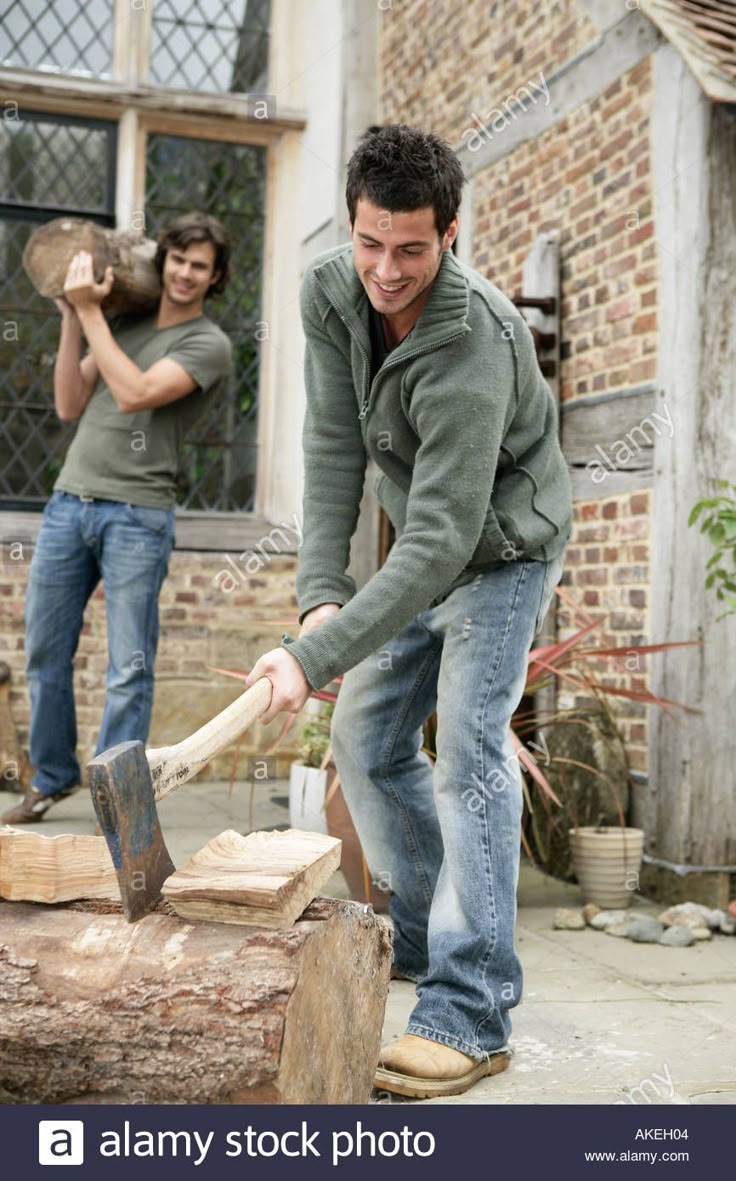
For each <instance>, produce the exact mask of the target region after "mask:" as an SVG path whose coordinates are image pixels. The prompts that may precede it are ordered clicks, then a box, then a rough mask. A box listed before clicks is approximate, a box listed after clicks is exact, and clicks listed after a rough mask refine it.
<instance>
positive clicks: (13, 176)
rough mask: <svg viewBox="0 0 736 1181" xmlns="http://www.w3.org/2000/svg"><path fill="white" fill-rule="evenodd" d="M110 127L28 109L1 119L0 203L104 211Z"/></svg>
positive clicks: (108, 201)
mask: <svg viewBox="0 0 736 1181" xmlns="http://www.w3.org/2000/svg"><path fill="white" fill-rule="evenodd" d="M114 127H115V125H114V124H113V123H102V122H96V123H93V122H90V121H84V120H69V119H67V118H66V117H59V116H53V115H36V114H32V113H23V114H19V115H18V118H16V119H11V118H6V119H2V120H0V202H2V203H3V204H9V205H14V206H21V207H27V208H28V209H29V210H30V211H33V210H34V209H35V210H39V209H58V210H59V211H60V212H63V211H65V210H71V209H74V210H77V211H80V210H83V211H85V212H87V213H89V214H90V215H91V216H93V215H95V214H100V215H106V214H107V213H108V212H109V211H110V209H111V207H112V205H113V191H112V173H113V171H114V161H113V159H112V153H113V152H114V150H115V135H114Z"/></svg>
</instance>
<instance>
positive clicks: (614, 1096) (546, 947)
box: [0, 782, 736, 1105]
mask: <svg viewBox="0 0 736 1181" xmlns="http://www.w3.org/2000/svg"><path fill="white" fill-rule="evenodd" d="M287 792H288V785H287V784H286V783H284V782H275V783H272V784H270V785H266V784H263V783H262V784H259V785H258V787H257V789H256V791H255V793H254V796H253V801H252V817H251V816H250V807H251V805H250V789H249V787H248V786H244V785H236V787H235V788H234V790H233V792H232V793H229V791H228V786H227V784H222V783H194V784H187V785H185V786H184V787H182V788H180V789H179V790H178V791H177V792H176V793H175V794H172V795H171V796H169V797H168V798H167V799H165V800H163V801H161V803H160V804H159V814H160V817H161V823H162V828H163V830H164V832H165V835H166V843H167V845H168V848H169V851H170V852H171V855H172V857H173V859H174V861H175V862H176V864H178V865H181V864H182V862H183V861H184V860H185V859H186V858H187V857H189V856H190V855H191V854H192V853H194V852H195V851H196V850H197V849H198V848H201V846H202V845H203V844H204V843H205V842H206V841H208V840H209V839H210V838H211V837H213V836H215V835H216V834H217V833H219V832H222V831H223V829H226V828H235V829H236V830H238V831H240V832H247V831H248V830H249V828H250V827H251V824H252V827H253V828H271V827H275V826H283V827H288V801H287ZM17 799H18V797H17V796H11V795H9V794H7V793H0V810H2V811H5V810H6V809H7V808H9V807H11V806H12V805H13V804H14V803H15V802H16V801H17ZM94 823H95V820H94V813H93V811H92V805H91V802H90V798H89V795H88V794H87V793H86V792H79V793H78V794H77V795H76V796H73V797H71V798H70V799H69V800H67V801H65V802H64V803H62V804H60V805H59V806H58V807H57V808H55V809H54V811H53V812H52V813H50V814H49V818H48V819H46V820H45V821H43V823H42V825H40V826H39V829H38V831H40V832H43V833H44V834H46V835H49V836H52V835H54V834H56V833H61V832H93V831H94ZM325 893H330V894H334V895H335V896H338V897H344V896H345V894H346V887H345V882H344V879H343V878H342V875H341V874H336V875H335V876H334V877H333V878H332V879H331V881H330V883H329V885H328V888H327V890H326V891H325ZM578 904H579V894H578V890H577V887H575V886H569V885H565V884H563V883H561V882H557V881H555V880H554V879H552V878H548V877H545V875H544V874H542V873H540V872H539V871H538V870H536V869H534V868H533V867H532V866H529V865H523V866H522V873H521V883H520V888H519V921H518V935H517V941H518V947H519V952H520V955H521V959H522V963H523V965H524V973H525V991H524V999H523V1002H522V1004H521V1005H520V1007H519V1008H518V1009H517V1010H516V1011H515V1014H514V1032H513V1036H512V1045H513V1047H514V1050H515V1057H514V1061H513V1062H512V1065H511V1068H510V1069H509V1070H508V1071H507V1072H506V1073H505V1074H501V1075H498V1076H496V1077H495V1078H491V1079H487V1080H484V1081H482V1082H480V1083H479V1084H478V1085H477V1086H476V1087H474V1088H473V1089H472V1090H471V1091H470V1092H467V1093H466V1094H465V1095H460V1096H457V1097H455V1098H451V1099H446V1100H432V1101H430V1102H445V1103H500V1104H508V1103H521V1104H525V1103H526V1104H531V1103H535V1104H536V1103H565V1104H575V1103H581V1104H589V1103H594V1104H608V1103H625V1104H638V1105H646V1104H647V1103H708V1104H710V1103H719V1104H720V1103H727V1104H733V1103H736V936H731V937H727V936H722V935H715V936H714V937H713V939H712V941H710V942H707V943H697V944H695V945H694V946H692V947H688V948H675V947H661V946H658V945H656V944H636V943H631V942H629V940H627V939H616V938H613V937H611V936H610V935H606V934H604V933H603V932H598V931H593V930H591V929H590V928H588V929H586V930H584V931H555V930H554V929H553V925H552V924H553V917H554V910H555V908H556V907H557V906H575V905H578ZM634 906H635V908H636V910H637V911H641V912H643V913H656V912H657V910H658V909H659V908H658V907H657V906H656V905H653V904H651V903H649V902H647V901H646V900H645V899H642V898H638V897H637V898H635V901H634ZM413 1000H414V986H413V985H412V984H409V983H406V982H403V981H394V982H392V984H391V990H390V994H389V998H388V1004H387V1006H386V1017H385V1024H384V1040H386V1041H388V1040H390V1039H391V1038H394V1037H398V1036H399V1035H400V1034H401V1033H403V1031H404V1028H405V1023H406V1019H407V1017H408V1015H409V1013H410V1011H411V1008H412V1005H413ZM395 1101H398V1102H401V1100H395Z"/></svg>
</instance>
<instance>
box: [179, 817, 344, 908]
mask: <svg viewBox="0 0 736 1181" xmlns="http://www.w3.org/2000/svg"><path fill="white" fill-rule="evenodd" d="M341 849H342V842H341V841H339V840H337V839H336V838H335V837H329V836H325V835H324V834H323V833H316V832H302V831H301V830H299V829H294V828H290V829H287V830H286V831H285V832H253V833H250V834H249V835H248V836H245V837H244V836H241V835H240V833H237V832H233V831H232V830H229V831H227V832H222V833H220V835H219V836H217V837H215V838H214V839H213V840H211V841H209V842H208V843H207V844H206V845H205V846H204V848H202V849H200V850H199V852H197V853H195V854H194V856H193V857H190V859H189V861H187V863H186V865H184V866H182V868H181V869H179V870H177V871H176V873H173V874H171V876H170V877H168V878H167V879H166V881H165V882H164V885H163V888H162V891H161V892H162V894H163V896H164V898H166V899H167V901H169V902H170V903H171V904H172V906H173V907H174V908H175V910H176V911H177V913H178V914H179V915H181V917H182V918H186V919H204V920H207V921H211V922H218V923H241V924H245V925H255V926H262V927H275V928H284V927H290V926H291V925H292V923H294V921H295V920H296V919H298V918H299V915H300V914H301V913H302V911H303V910H304V909H305V907H307V906H308V905H309V903H310V902H311V901H312V899H313V898H315V897H316V895H317V892H318V891H319V889H320V888H321V887H322V886H323V885H324V884H325V882H326V881H327V880H328V878H330V877H331V876H332V874H333V873H334V872H335V870H336V869H338V867H339V865H340V853H341Z"/></svg>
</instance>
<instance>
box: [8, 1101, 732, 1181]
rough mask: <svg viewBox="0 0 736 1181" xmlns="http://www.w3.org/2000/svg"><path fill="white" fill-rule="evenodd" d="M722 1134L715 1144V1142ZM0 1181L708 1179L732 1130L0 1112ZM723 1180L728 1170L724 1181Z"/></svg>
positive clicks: (74, 1109) (351, 1112)
mask: <svg viewBox="0 0 736 1181" xmlns="http://www.w3.org/2000/svg"><path fill="white" fill-rule="evenodd" d="M727 1130H728V1137H727ZM0 1143H1V1144H2V1157H1V1158H0V1159H1V1161H2V1173H3V1175H4V1176H7V1177H9V1178H10V1177H12V1178H23V1181H25V1179H27V1178H29V1177H40V1176H48V1174H46V1173H45V1169H46V1168H47V1167H49V1166H54V1165H66V1166H68V1167H72V1168H76V1169H78V1170H79V1171H78V1173H76V1174H74V1175H75V1176H78V1177H90V1178H92V1177H94V1178H95V1179H96V1181H105V1179H106V1178H108V1177H109V1178H110V1179H111V1181H112V1179H115V1178H118V1177H135V1178H137V1179H138V1178H140V1179H141V1181H146V1179H148V1178H151V1179H153V1178H156V1179H157V1181H168V1179H170V1178H172V1179H173V1178H176V1179H177V1181H178V1179H180V1178H185V1177H189V1176H191V1177H192V1178H194V1177H197V1178H217V1179H218V1181H228V1179H229V1178H233V1179H234V1178H240V1177H258V1178H280V1177H282V1176H288V1177H294V1178H305V1179H311V1178H323V1177H326V1176H334V1177H335V1178H336V1179H337V1178H340V1177H349V1178H350V1179H351V1181H354V1179H356V1178H357V1179H361V1178H364V1177H379V1176H380V1177H381V1178H393V1177H395V1178H397V1179H398V1178H401V1179H402V1181H403V1179H404V1178H411V1177H417V1178H419V1177H422V1178H423V1179H425V1181H426V1178H427V1177H438V1176H442V1177H446V1178H447V1179H448V1181H451V1178H452V1175H453V1173H457V1171H458V1169H463V1170H465V1169H467V1170H470V1169H473V1170H477V1169H478V1168H481V1169H482V1172H481V1174H480V1175H481V1176H482V1177H490V1176H492V1175H497V1174H498V1172H499V1170H501V1169H503V1170H508V1171H509V1172H513V1176H514V1177H518V1178H522V1179H523V1178H527V1177H528V1178H536V1177H538V1176H545V1177H547V1176H548V1177H552V1178H558V1177H561V1178H565V1181H568V1179H570V1181H574V1179H576V1178H595V1177H611V1176H622V1177H626V1176H640V1175H641V1173H640V1172H638V1171H637V1170H641V1169H650V1170H652V1172H651V1174H650V1175H652V1176H655V1177H694V1178H698V1179H700V1178H704V1177H709V1176H714V1177H715V1176H720V1175H721V1171H722V1166H721V1164H720V1163H719V1161H720V1162H722V1161H726V1160H729V1159H730V1156H731V1152H732V1147H733V1121H732V1118H729V1114H728V1109H727V1108H726V1109H724V1108H723V1107H720V1106H713V1107H703V1106H694V1107H693V1106H690V1105H683V1106H670V1105H667V1106H654V1105H652V1106H649V1105H641V1106H636V1107H633V1106H630V1105H627V1106H619V1105H613V1106H591V1107H580V1106H562V1105H561V1106H548V1105H543V1106H536V1107H525V1106H513V1107H508V1106H503V1105H495V1104H494V1105H483V1106H480V1105H472V1104H467V1103H465V1104H459V1105H454V1104H444V1105H440V1104H436V1103H433V1104H419V1103H414V1104H413V1103H385V1104H381V1103H378V1104H374V1105H370V1106H365V1107H357V1106H356V1107H241V1106H228V1107H208V1106H197V1107H183V1106H161V1107H144V1106H137V1105H131V1106H127V1107H124V1106H115V1107H93V1106H81V1105H80V1106H58V1107H52V1106H38V1107H33V1106H18V1107H9V1106H8V1107H2V1108H0ZM727 1171H728V1170H727Z"/></svg>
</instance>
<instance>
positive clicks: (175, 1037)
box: [0, 898, 391, 1104]
mask: <svg viewBox="0 0 736 1181" xmlns="http://www.w3.org/2000/svg"><path fill="white" fill-rule="evenodd" d="M390 963H391V935H390V931H389V929H388V926H387V924H386V922H385V920H384V919H382V918H379V917H377V916H376V915H374V913H373V911H372V910H371V909H370V907H366V906H362V905H360V904H358V903H354V902H343V901H337V900H334V899H324V898H320V899H318V900H316V901H315V902H314V903H312V905H311V906H310V907H309V908H308V910H307V911H306V912H305V914H304V915H303V916H302V918H301V920H300V921H298V922H297V923H296V924H295V925H294V926H293V927H291V928H289V930H286V931H275V930H269V929H266V928H263V927H235V926H228V925H226V924H223V923H196V924H192V923H187V922H185V921H183V920H182V919H180V918H179V917H178V916H176V915H175V914H173V913H171V907H170V906H169V905H168V903H165V902H161V903H159V904H158V909H157V911H156V912H155V913H153V914H151V915H148V916H147V917H146V918H145V919H143V920H142V921H141V922H140V923H136V924H134V925H133V926H131V925H130V924H128V923H127V922H126V921H125V919H124V917H123V915H122V913H120V907H119V904H113V903H101V902H84V903H82V902H77V903H72V904H70V905H67V906H63V907H54V908H51V907H44V906H34V905H29V904H27V903H20V902H16V903H9V902H0V1102H3V1103H130V1102H140V1103H154V1104H158V1103H243V1104H248V1103H365V1102H367V1101H368V1099H369V1097H370V1090H371V1084H372V1079H373V1072H374V1069H375V1066H376V1061H377V1058H378V1052H379V1046H380V1035H381V1027H382V1022H383V1013H384V1007H385V1002H386V994H387V990H388V979H389V969H390Z"/></svg>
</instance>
